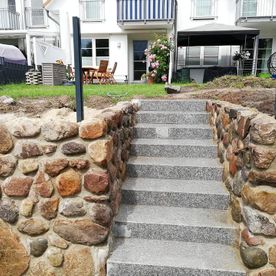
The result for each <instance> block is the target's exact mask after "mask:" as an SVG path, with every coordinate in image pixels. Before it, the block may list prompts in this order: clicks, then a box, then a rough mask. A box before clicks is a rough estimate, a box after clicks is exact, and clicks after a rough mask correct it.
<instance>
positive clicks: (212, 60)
mask: <svg viewBox="0 0 276 276" xmlns="http://www.w3.org/2000/svg"><path fill="white" fill-rule="evenodd" d="M217 64H218V57H205V58H204V65H217Z"/></svg>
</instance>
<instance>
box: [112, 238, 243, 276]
mask: <svg viewBox="0 0 276 276" xmlns="http://www.w3.org/2000/svg"><path fill="white" fill-rule="evenodd" d="M107 275H108V276H119V275H120V276H142V275H143V276H153V275H158V276H180V275H181V276H211V275H212V276H245V275H246V272H245V269H244V267H243V265H242V264H241V261H240V259H239V255H238V250H236V249H235V248H234V247H231V246H228V245H222V244H213V243H204V244H202V243H192V242H179V241H160V240H147V239H117V240H116V242H115V244H114V251H113V252H112V253H111V256H110V257H109V259H108V261H107Z"/></svg>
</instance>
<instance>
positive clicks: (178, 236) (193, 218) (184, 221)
mask: <svg viewBox="0 0 276 276" xmlns="http://www.w3.org/2000/svg"><path fill="white" fill-rule="evenodd" d="M228 217H229V216H228V213H227V211H225V210H215V209H212V210H210V209H202V208H183V207H166V206H149V205H126V204H122V205H121V206H120V210H119V213H118V215H117V216H116V217H115V223H114V225H113V234H114V236H115V237H120V238H122V237H123V238H144V239H154V240H158V239H159V240H178V241H189V242H200V243H204V242H206V243H208V242H211V243H222V244H228V245H230V244H233V243H234V242H235V240H236V239H237V232H236V229H235V227H234V226H233V225H231V224H230V223H229V222H228ZM229 221H230V219H229Z"/></svg>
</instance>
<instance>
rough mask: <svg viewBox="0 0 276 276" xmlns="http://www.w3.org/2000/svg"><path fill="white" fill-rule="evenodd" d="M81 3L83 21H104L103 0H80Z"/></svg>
mask: <svg viewBox="0 0 276 276" xmlns="http://www.w3.org/2000/svg"><path fill="white" fill-rule="evenodd" d="M81 2H82V9H83V19H84V20H91V21H102V20H104V0H81Z"/></svg>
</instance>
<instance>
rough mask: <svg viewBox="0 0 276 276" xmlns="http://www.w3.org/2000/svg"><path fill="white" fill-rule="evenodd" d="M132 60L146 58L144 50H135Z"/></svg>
mask: <svg viewBox="0 0 276 276" xmlns="http://www.w3.org/2000/svg"><path fill="white" fill-rule="evenodd" d="M134 60H146V56H145V54H144V52H135V53H134Z"/></svg>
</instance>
